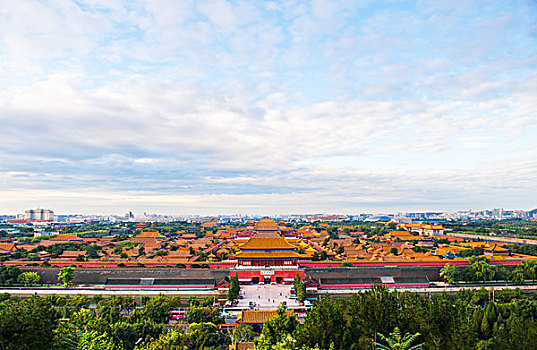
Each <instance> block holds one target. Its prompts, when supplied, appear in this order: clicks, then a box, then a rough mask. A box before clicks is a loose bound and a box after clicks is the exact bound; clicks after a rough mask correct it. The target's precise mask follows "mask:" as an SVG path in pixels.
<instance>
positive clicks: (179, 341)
mask: <svg viewBox="0 0 537 350" xmlns="http://www.w3.org/2000/svg"><path fill="white" fill-rule="evenodd" d="M187 346H188V338H187V336H186V335H185V333H184V332H183V331H182V330H181V328H179V329H174V330H173V331H171V332H168V333H165V334H162V335H161V336H160V337H158V338H157V339H155V340H153V341H151V342H146V343H142V344H140V345H139V346H137V347H135V348H134V349H135V350H186V349H188V348H187Z"/></svg>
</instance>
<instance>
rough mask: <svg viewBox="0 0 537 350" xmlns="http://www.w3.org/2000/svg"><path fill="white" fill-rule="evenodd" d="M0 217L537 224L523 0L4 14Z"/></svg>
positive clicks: (59, 5) (153, 0)
mask: <svg viewBox="0 0 537 350" xmlns="http://www.w3.org/2000/svg"><path fill="white" fill-rule="evenodd" d="M0 2H1V6H0V135H1V137H0V140H1V141H0V214H1V213H4V214H10V213H21V212H24V210H26V209H30V208H36V207H41V208H49V209H52V210H54V211H55V212H56V213H57V214H61V213H86V214H111V213H115V214H124V213H125V212H126V211H128V210H132V211H133V212H134V213H143V212H151V213H162V214H178V215H181V214H202V215H210V214H234V213H242V214H261V215H275V214H308V213H343V214H357V213H362V212H376V213H388V212H413V211H454V210H468V209H473V210H479V209H484V208H501V207H503V208H510V209H533V208H535V207H537V1H535V0H527V1H522V0H521V1H515V0H508V1H501V0H495V1H490V0H452V1H437V0H416V1H394V0H385V1H373V0H371V1H368V0H357V1H353V0H345V1H337V0H313V1H226V0H209V1H188V0H181V1H176V0H147V1H144V0H131V1H121V0H77V1H68V0H50V1H47V0H40V1H37V0H17V1H9V0H3V1H0Z"/></svg>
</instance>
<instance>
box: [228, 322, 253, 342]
mask: <svg viewBox="0 0 537 350" xmlns="http://www.w3.org/2000/svg"><path fill="white" fill-rule="evenodd" d="M256 336H257V333H256V332H254V329H253V328H252V327H251V326H250V325H247V324H244V323H239V324H238V325H237V326H236V327H235V328H234V329H233V332H232V333H231V343H232V344H235V343H238V342H249V341H253V340H254V339H255V338H256Z"/></svg>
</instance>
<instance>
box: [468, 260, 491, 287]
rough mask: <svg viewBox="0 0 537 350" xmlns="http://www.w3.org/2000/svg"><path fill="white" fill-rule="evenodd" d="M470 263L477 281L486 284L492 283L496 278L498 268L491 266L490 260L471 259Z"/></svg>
mask: <svg viewBox="0 0 537 350" xmlns="http://www.w3.org/2000/svg"><path fill="white" fill-rule="evenodd" d="M469 262H470V270H471V271H472V272H473V274H474V276H475V278H476V279H477V280H479V281H483V283H485V282H486V281H490V280H491V279H492V277H493V276H494V273H495V271H496V268H495V266H492V265H490V264H489V260H488V259H487V258H486V257H477V258H476V257H471V258H470V259H469Z"/></svg>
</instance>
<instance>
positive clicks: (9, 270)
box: [0, 265, 22, 285]
mask: <svg viewBox="0 0 537 350" xmlns="http://www.w3.org/2000/svg"><path fill="white" fill-rule="evenodd" d="M21 273H22V271H21V270H20V269H19V267H18V266H16V265H0V284H7V285H10V284H13V283H15V282H16V281H17V278H18V277H19V275H20V274H21Z"/></svg>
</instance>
